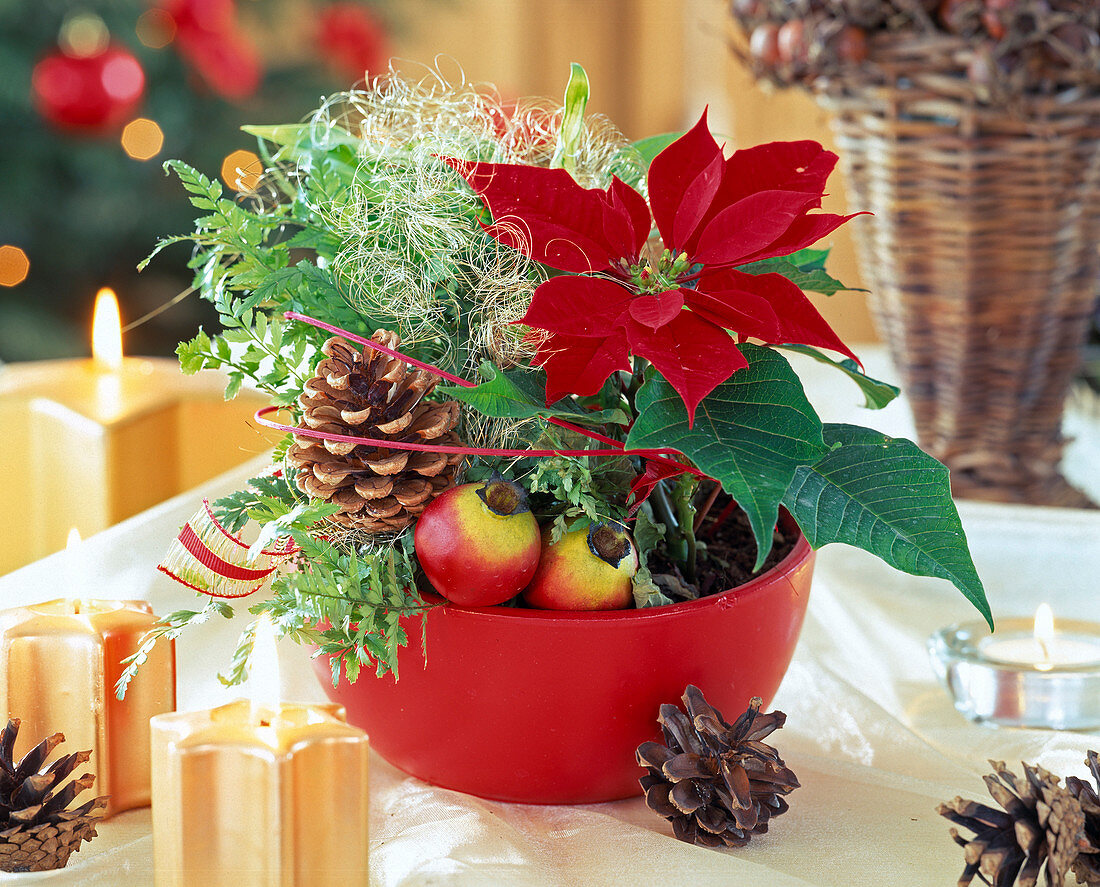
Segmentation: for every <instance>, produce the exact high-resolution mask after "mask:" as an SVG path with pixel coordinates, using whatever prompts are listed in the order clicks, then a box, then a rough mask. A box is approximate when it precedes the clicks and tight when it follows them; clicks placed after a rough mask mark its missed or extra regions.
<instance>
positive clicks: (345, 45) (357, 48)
mask: <svg viewBox="0 0 1100 887" xmlns="http://www.w3.org/2000/svg"><path fill="white" fill-rule="evenodd" d="M317 47H318V49H319V50H320V52H321V55H322V56H323V57H324V58H325V59H327V60H328V62H329V64H330V65H331V66H332V67H333V68H334V69H335V70H336V71H337V73H339V74H340V75H341V76H343V77H347V78H349V79H351V80H360V79H362V78H363V77H364V76H367V77H369V76H370V75H372V74H381V73H382V72H383V71H384V70H385V68H386V66H387V63H388V61H389V54H390V50H389V40H388V39H387V37H386V29H385V27H384V26H383V25H382V23H381V22H380V21H379V20H378V19H377V18H376V17H375V16H374V15H373V14H372V13H371V12H370V11H369V10H367V9H365V8H364V7H362V6H361V5H359V4H358V3H350V2H339V3H330V4H329V5H328V6H326V7H325V8H324V9H322V10H321V13H320V15H319V16H318V20H317Z"/></svg>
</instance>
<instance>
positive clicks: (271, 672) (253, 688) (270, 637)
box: [248, 613, 281, 726]
mask: <svg viewBox="0 0 1100 887" xmlns="http://www.w3.org/2000/svg"><path fill="white" fill-rule="evenodd" d="M252 638H253V642H252V655H251V656H250V657H249V660H248V695H249V698H250V701H251V702H252V717H253V720H254V721H259V722H260V724H261V725H263V726H269V725H270V723H271V721H272V720H273V719H274V718H275V717H276V716H277V715H278V713H279V700H280V696H281V693H280V690H279V684H280V681H279V656H278V653H277V652H276V649H275V625H274V623H273V622H272V621H271V618H270V617H269V616H268V615H267V614H266V613H265V614H264V615H262V616H261V617H260V618H259V619H258V620H256V627H255V629H254V631H253V635H252Z"/></svg>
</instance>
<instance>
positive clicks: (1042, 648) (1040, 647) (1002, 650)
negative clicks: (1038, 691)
mask: <svg viewBox="0 0 1100 887" xmlns="http://www.w3.org/2000/svg"><path fill="white" fill-rule="evenodd" d="M981 651H982V653H983V654H984V655H985V657H986V658H987V659H990V660H992V661H994V662H1000V663H1004V664H1005V665H1030V666H1033V667H1034V668H1036V669H1038V670H1039V671H1050V670H1051V669H1053V668H1056V667H1058V668H1060V667H1067V666H1069V667H1072V666H1077V665H1096V664H1100V637H1089V636H1085V635H1080V636H1077V635H1071V634H1066V633H1064V632H1058V631H1055V629H1054V614H1053V612H1052V611H1051V609H1050V607H1049V606H1048V605H1047V604H1040V605H1039V608H1038V609H1037V610H1036V611H1035V624H1034V628H1033V630H1032V632H1031V633H1030V634H1019V633H1018V634H1011V635H1008V636H1007V637H1003V638H998V637H996V636H993V637H991V638H990V639H989V640H988V641H986V642H985V643H984V644H982V647H981Z"/></svg>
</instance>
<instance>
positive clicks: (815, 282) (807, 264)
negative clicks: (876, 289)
mask: <svg viewBox="0 0 1100 887" xmlns="http://www.w3.org/2000/svg"><path fill="white" fill-rule="evenodd" d="M802 252H814V253H828V250H803V251H802ZM803 259H805V261H803ZM819 262H820V263H821V264H822V265H823V264H824V258H821V259H818V258H816V257H814V258H808V257H802V256H800V254H799V253H792V254H791V255H789V256H780V257H778V258H774V259H761V260H760V261H759V262H749V263H748V264H747V265H739V266H738V267H737V270H738V271H743V272H744V273H746V274H782V275H783V276H784V277H786V278H787V279H788V280H790V281H791V282H792V283H793V284H794V285H795V286H797V287H798V288H799V289H803V290H809V291H810V292H812V293H821V294H822V295H825V296H831V295H833V294H834V293H839V292H857V293H865V292H867V290H865V289H860V288H858V287H854V286H845V285H844V284H843V283H841V282H840V281H839V280H837V279H836V278H835V277H833V276H832V275H830V274H829V273H828V272H827V271H826V270H825V269H824V267H821V266H820V265H819Z"/></svg>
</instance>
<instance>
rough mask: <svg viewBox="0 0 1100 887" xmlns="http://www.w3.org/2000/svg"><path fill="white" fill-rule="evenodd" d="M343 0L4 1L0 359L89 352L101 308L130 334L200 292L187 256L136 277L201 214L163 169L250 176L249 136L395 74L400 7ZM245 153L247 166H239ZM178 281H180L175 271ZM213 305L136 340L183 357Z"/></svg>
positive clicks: (146, 330) (176, 314) (190, 305)
mask: <svg viewBox="0 0 1100 887" xmlns="http://www.w3.org/2000/svg"><path fill="white" fill-rule="evenodd" d="M380 7H383V0H374V2H372V3H367V2H362V0H360V2H353V0H344V2H332V0H256V2H248V3H242V4H240V6H239V7H238V4H237V3H236V0H153V2H150V0H79V2H76V0H0V158H2V159H3V172H2V175H0V284H3V285H2V286H0V317H2V318H3V322H2V323H0V359H2V360H27V359H36V358H46V357H54V356H62V355H70V354H82V353H86V352H87V348H88V342H87V339H88V333H87V330H88V328H89V318H90V312H91V302H92V296H93V294H94V293H95V291H96V289H97V288H98V287H100V286H103V285H109V286H113V287H114V288H115V289H116V290H117V291H118V293H119V295H120V298H121V300H122V303H123V312H124V315H125V318H124V319H128V320H133V319H134V318H136V317H138V316H140V315H142V314H144V313H146V312H147V311H149V310H151V309H153V308H155V307H157V306H158V305H162V304H163V303H164V302H165V301H166V300H168V299H170V298H171V297H172V296H173V295H174V294H175V293H177V292H179V291H180V290H181V289H182V288H183V287H184V286H186V285H187V282H188V280H189V276H190V275H189V274H187V273H186V270H185V268H184V264H185V262H186V260H187V255H186V253H185V252H183V251H182V250H181V251H180V252H178V253H171V252H170V253H169V254H168V255H166V256H165V259H164V260H163V261H158V262H157V263H156V266H155V268H153V269H150V270H149V271H147V272H145V273H144V274H142V275H140V276H139V275H138V274H137V272H136V271H135V265H136V264H137V262H138V261H140V260H141V259H142V258H143V257H144V256H145V255H146V254H147V253H148V252H149V251H150V250H151V249H152V247H153V245H154V243H155V242H156V239H157V238H158V237H159V236H161V235H165V234H170V233H178V232H180V231H185V230H187V229H189V228H190V227H191V224H192V210H191V207H190V205H189V203H188V202H187V199H186V196H185V194H184V191H183V189H182V188H180V187H179V183H178V182H176V181H175V180H174V179H170V178H168V177H166V176H165V175H164V173H163V171H162V169H161V161H162V160H164V159H166V158H169V157H179V158H183V159H184V160H186V161H187V162H188V163H191V164H193V165H194V166H196V167H198V168H199V169H202V170H205V171H208V172H214V171H217V170H219V169H222V170H223V178H225V179H226V181H227V183H228V184H230V185H232V184H234V183H235V182H236V180H237V178H238V175H239V173H238V169H241V170H243V171H244V174H245V175H247V174H248V172H249V169H248V168H249V166H250V163H251V162H252V157H251V156H250V155H249V154H247V153H241V152H247V151H249V150H250V149H253V148H255V143H254V140H253V139H251V138H250V137H249V136H246V135H245V134H244V133H242V132H240V129H239V127H240V126H241V125H242V124H244V123H260V124H262V123H284V122H286V121H288V120H294V119H297V118H298V117H300V116H302V115H304V114H305V113H306V112H308V111H309V110H310V109H311V108H313V107H315V106H316V105H317V102H318V99H319V97H320V96H321V95H322V94H324V93H326V92H331V91H334V90H336V89H341V88H344V87H346V86H348V85H350V84H351V83H353V82H355V81H357V80H360V79H362V77H363V76H364V72H365V71H366V72H370V73H371V74H377V73H381V71H382V70H383V69H384V68H385V67H386V65H387V63H388V56H389V52H388V48H387V38H386V33H387V27H386V24H384V23H392V21H393V20H392V18H390V17H389V16H388V14H389V13H390V12H391V9H393V8H396V4H394V3H392V0H391V3H390V4H388V6H385V7H384V8H380ZM235 152H236V153H235ZM173 271H175V274H173ZM208 308H209V306H207V305H206V304H205V303H200V302H199V301H198V300H197V299H186V300H185V301H183V302H182V303H181V304H180V305H178V306H176V307H174V308H172V310H170V311H167V312H165V313H163V314H161V315H159V316H158V317H157V318H156V319H155V320H153V321H151V322H150V323H148V324H145V325H143V326H142V327H140V328H139V329H137V330H135V331H134V333H133V334H132V335H130V336H128V340H127V349H128V350H129V351H130V352H131V353H145V354H155V353H170V352H171V351H172V349H173V347H174V345H175V343H176V341H177V340H179V339H180V338H181V336H182V335H183V334H184V333H186V332H188V331H190V330H192V329H193V328H194V326H195V324H196V323H197V322H201V321H202V320H203V319H204V318H205V316H206V315H205V311H206V310H207V309H208Z"/></svg>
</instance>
